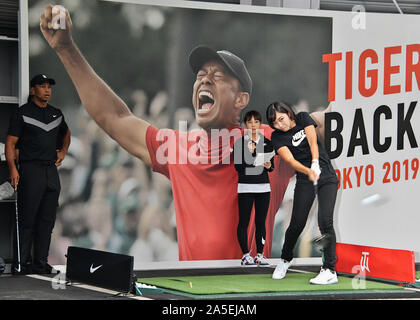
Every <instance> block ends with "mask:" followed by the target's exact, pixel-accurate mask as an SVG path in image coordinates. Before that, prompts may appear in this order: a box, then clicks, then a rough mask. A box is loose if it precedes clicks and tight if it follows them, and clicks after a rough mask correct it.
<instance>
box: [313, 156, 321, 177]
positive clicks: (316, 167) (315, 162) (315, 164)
mask: <svg viewBox="0 0 420 320" xmlns="http://www.w3.org/2000/svg"><path fill="white" fill-rule="evenodd" d="M311 170H313V171H315V173H316V174H317V175H318V179H319V176H320V175H321V168H320V167H319V161H318V159H314V160H312V164H311Z"/></svg>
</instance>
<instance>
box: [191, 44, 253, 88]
mask: <svg viewBox="0 0 420 320" xmlns="http://www.w3.org/2000/svg"><path fill="white" fill-rule="evenodd" d="M210 60H216V61H221V62H222V63H223V65H225V66H226V67H227V69H228V70H229V71H230V72H231V73H232V75H233V76H234V77H235V78H237V79H238V80H239V82H240V83H241V85H242V88H243V90H244V91H245V92H248V93H249V94H251V91H252V80H251V77H250V75H249V73H248V70H247V68H246V66H245V63H244V61H243V60H242V59H241V58H239V57H238V56H236V55H234V54H233V53H232V52H229V51H227V50H220V51H215V50H213V49H211V48H209V47H206V46H202V45H200V46H198V47H196V48H194V49H193V50H192V51H191V53H190V57H189V63H190V66H191V68H192V70H193V72H194V73H195V74H196V73H198V71H199V70H200V68H201V67H202V66H203V64H205V63H206V62H208V61H210Z"/></svg>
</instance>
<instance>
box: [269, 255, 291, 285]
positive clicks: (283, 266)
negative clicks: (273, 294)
mask: <svg viewBox="0 0 420 320" xmlns="http://www.w3.org/2000/svg"><path fill="white" fill-rule="evenodd" d="M291 264H292V261H289V262H288V261H286V260H283V259H280V263H279V264H278V265H277V267H276V269H275V270H274V272H273V279H277V280H280V279H283V278H284V277H285V276H286V272H287V269H289V267H290V265H291Z"/></svg>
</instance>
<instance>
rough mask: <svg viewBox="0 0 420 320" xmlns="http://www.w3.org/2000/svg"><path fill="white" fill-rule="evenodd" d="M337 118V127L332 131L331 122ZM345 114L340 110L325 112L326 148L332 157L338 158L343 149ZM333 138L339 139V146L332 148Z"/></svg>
mask: <svg viewBox="0 0 420 320" xmlns="http://www.w3.org/2000/svg"><path fill="white" fill-rule="evenodd" d="M332 120H335V121H336V122H337V129H335V130H334V131H331V122H332ZM341 131H343V116H342V115H341V114H339V113H338V112H327V113H325V149H326V150H327V153H328V156H329V157H330V159H335V158H337V157H338V156H339V155H340V154H341V152H342V151H343V136H342V135H341ZM331 139H336V140H337V148H336V149H335V150H334V151H332V150H331Z"/></svg>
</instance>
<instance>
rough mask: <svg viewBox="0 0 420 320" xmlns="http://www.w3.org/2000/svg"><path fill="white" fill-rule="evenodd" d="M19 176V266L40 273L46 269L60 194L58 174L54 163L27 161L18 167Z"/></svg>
mask: <svg viewBox="0 0 420 320" xmlns="http://www.w3.org/2000/svg"><path fill="white" fill-rule="evenodd" d="M19 175H20V179H19V184H18V215H19V220H18V222H19V240H20V259H21V263H22V266H24V267H25V266H31V269H32V271H34V272H43V271H45V270H46V268H48V266H47V262H48V252H49V248H50V242H51V234H52V230H53V228H54V224H55V219H56V213H57V207H58V197H59V194H60V180H59V176H58V171H57V167H56V166H55V164H54V162H53V161H48V162H41V161H30V162H23V163H21V164H20V166H19ZM32 245H33V261H32V254H31V251H32ZM15 254H17V252H16V250H15ZM15 261H17V257H15Z"/></svg>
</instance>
